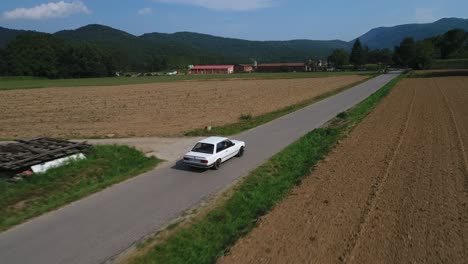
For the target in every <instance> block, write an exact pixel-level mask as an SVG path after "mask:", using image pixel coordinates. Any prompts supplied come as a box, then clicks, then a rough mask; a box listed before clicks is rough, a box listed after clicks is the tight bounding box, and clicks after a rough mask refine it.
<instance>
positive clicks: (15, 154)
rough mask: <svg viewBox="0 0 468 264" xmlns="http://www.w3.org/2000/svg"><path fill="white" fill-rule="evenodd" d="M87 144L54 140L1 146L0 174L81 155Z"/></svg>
mask: <svg viewBox="0 0 468 264" xmlns="http://www.w3.org/2000/svg"><path fill="white" fill-rule="evenodd" d="M89 147H90V145H88V144H86V143H76V142H71V141H67V140H60V139H53V138H36V139H32V140H16V143H10V144H6V145H0V173H2V172H3V173H8V172H9V173H12V172H18V171H23V170H27V169H29V167H31V166H34V165H37V164H41V163H44V162H47V161H51V160H55V159H59V158H63V157H67V156H70V155H73V154H77V153H81V152H83V151H85V150H86V149H87V148H89Z"/></svg>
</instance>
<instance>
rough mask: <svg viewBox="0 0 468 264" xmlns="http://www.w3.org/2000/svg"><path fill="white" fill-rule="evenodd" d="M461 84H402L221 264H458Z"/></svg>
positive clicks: (463, 129) (467, 170) (466, 211)
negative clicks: (340, 263) (342, 263)
mask: <svg viewBox="0 0 468 264" xmlns="http://www.w3.org/2000/svg"><path fill="white" fill-rule="evenodd" d="M467 102H468V77H441V78H415V79H405V80H403V81H402V82H400V83H399V84H398V85H397V86H396V87H395V88H394V89H393V91H392V92H391V94H390V95H389V96H388V97H387V98H386V99H384V100H383V102H382V103H381V104H380V105H379V106H378V107H377V108H376V109H375V110H374V111H373V112H372V113H371V114H370V115H369V116H368V117H367V118H366V119H365V120H364V121H363V122H362V123H361V124H359V125H358V126H357V127H356V128H355V129H354V131H353V132H352V133H351V134H350V135H349V137H348V138H346V139H345V140H343V141H342V142H340V144H339V145H338V146H337V147H336V148H335V149H334V150H333V152H332V153H331V154H330V155H329V156H328V157H327V158H326V159H325V160H323V161H322V162H321V163H320V164H319V165H318V166H317V168H316V169H315V171H314V172H313V173H312V174H311V175H309V176H308V177H306V178H305V179H304V181H303V182H302V184H301V185H300V186H298V187H296V188H295V189H294V190H292V192H291V194H290V196H289V197H288V198H287V199H286V200H285V201H283V202H282V203H281V204H279V205H278V206H277V207H275V209H273V210H272V212H271V213H269V214H268V215H266V216H265V217H262V218H261V219H260V222H259V225H258V227H257V228H255V229H254V230H253V231H252V233H250V234H249V235H247V236H246V237H245V238H243V239H241V240H240V241H239V242H238V243H237V244H236V245H235V246H234V247H233V248H231V249H230V251H229V253H228V254H227V255H226V256H225V257H223V258H221V259H220V261H219V263H309V262H310V263H339V262H344V263H464V262H465V261H466V257H467V255H466V252H467V250H468V246H467V244H466V241H465V239H466V237H467V236H468V207H467V206H468V163H467V151H468V148H467V146H468V119H467V118H466V116H467V115H468V104H467Z"/></svg>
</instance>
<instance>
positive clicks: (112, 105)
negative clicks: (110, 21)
mask: <svg viewBox="0 0 468 264" xmlns="http://www.w3.org/2000/svg"><path fill="white" fill-rule="evenodd" d="M365 78H367V77H366V76H363V75H350V76H336V77H324V78H304V79H303V78H300V79H279V80H226V81H184V82H169V83H153V84H139V85H124V86H109V87H107V86H97V87H92V86H91V87H79V88H74V87H66V88H64V87H55V88H41V89H31V90H9V91H0V98H1V101H0V109H1V110H2V119H1V120H0V138H4V139H11V138H30V137H39V136H49V137H61V138H93V137H106V136H108V135H113V137H144V136H146V137H147V136H181V135H183V134H184V132H187V131H190V130H194V129H198V128H204V127H206V126H221V125H225V124H230V123H235V122H238V121H239V118H240V116H241V115H251V116H258V115H261V114H265V113H269V112H272V111H275V110H278V109H281V108H284V107H288V106H290V105H294V104H297V103H299V102H303V101H305V100H308V99H311V98H314V97H317V96H320V95H322V94H324V93H328V92H332V91H334V90H336V89H339V88H342V87H345V86H347V85H350V84H353V83H356V82H359V81H362V80H364V79H365ZM26 102H27V103H26Z"/></svg>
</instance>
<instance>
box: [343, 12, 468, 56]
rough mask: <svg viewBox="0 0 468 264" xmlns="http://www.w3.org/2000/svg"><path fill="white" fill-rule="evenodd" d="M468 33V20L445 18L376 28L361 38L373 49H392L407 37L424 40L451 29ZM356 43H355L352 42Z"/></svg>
mask: <svg viewBox="0 0 468 264" xmlns="http://www.w3.org/2000/svg"><path fill="white" fill-rule="evenodd" d="M455 28H459V29H464V30H465V31H468V19H461V18H443V19H440V20H438V21H436V22H434V23H427V24H406V25H399V26H394V27H379V28H374V29H372V30H370V31H369V32H367V33H366V34H364V35H362V36H360V37H359V39H360V40H361V42H362V43H363V44H364V45H367V46H368V47H369V48H371V49H381V48H391V49H393V47H394V46H398V45H399V44H400V42H401V41H402V40H403V39H404V38H405V37H413V38H414V39H415V40H422V39H425V38H429V37H433V36H436V35H440V34H443V33H445V32H447V31H449V30H451V29H455ZM352 42H354V41H352Z"/></svg>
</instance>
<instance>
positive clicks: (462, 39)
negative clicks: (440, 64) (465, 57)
mask: <svg viewBox="0 0 468 264" xmlns="http://www.w3.org/2000/svg"><path fill="white" fill-rule="evenodd" d="M467 42H468V34H466V32H465V31H464V30H462V29H453V30H450V31H447V32H446V33H445V34H444V35H442V38H441V39H440V43H439V47H440V55H441V57H442V59H447V58H449V57H450V55H452V54H453V53H455V52H457V51H460V50H461V49H462V48H463V46H465V45H467Z"/></svg>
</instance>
